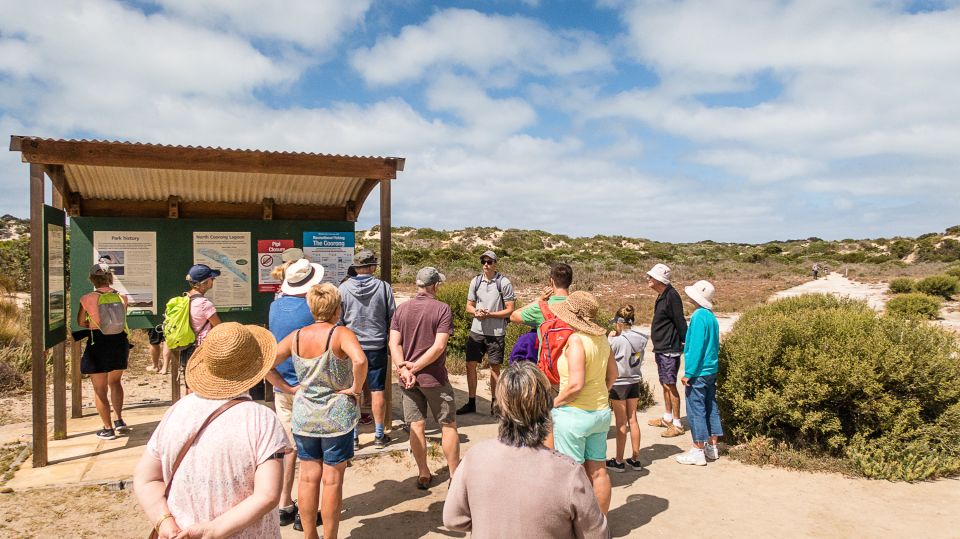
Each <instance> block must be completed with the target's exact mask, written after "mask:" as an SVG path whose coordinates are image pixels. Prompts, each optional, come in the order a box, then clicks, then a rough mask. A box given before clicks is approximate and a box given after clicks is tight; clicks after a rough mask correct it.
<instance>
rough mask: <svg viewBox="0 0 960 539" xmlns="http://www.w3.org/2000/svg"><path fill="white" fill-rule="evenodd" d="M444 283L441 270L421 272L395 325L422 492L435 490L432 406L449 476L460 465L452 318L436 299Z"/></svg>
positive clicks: (393, 346)
mask: <svg viewBox="0 0 960 539" xmlns="http://www.w3.org/2000/svg"><path fill="white" fill-rule="evenodd" d="M443 281H444V276H443V274H442V273H440V272H439V271H437V269H436V268H433V267H426V268H423V269H421V270H420V271H418V272H417V297H415V298H413V299H412V300H410V301H408V302H406V303H403V304H401V305H400V306H398V307H397V310H396V311H395V312H394V314H393V320H392V321H391V323H390V356H391V357H392V359H393V364H394V366H395V367H396V369H397V377H398V379H399V384H400V391H401V398H402V401H403V420H404V421H405V422H406V423H407V424H408V425H410V451H411V452H412V453H413V458H414V459H415V460H416V461H417V468H418V469H419V476H418V477H417V488H418V489H421V490H426V489H428V488H430V483H431V480H432V479H433V476H432V475H431V474H430V468H428V467H427V436H426V432H425V431H426V426H427V419H426V417H427V408H429V409H430V413H431V414H432V415H433V418H434V420H436V422H437V423H439V424H440V427H441V431H442V437H441V440H442V441H441V445H442V447H443V455H444V456H445V457H446V458H447V466H448V468H449V470H450V477H453V474H454V472H455V471H456V470H457V464H458V463H459V462H460V437H459V434H458V433H457V422H456V415H455V410H456V408H455V407H454V403H453V386H451V385H450V381H449V380H448V378H447V365H446V360H447V340H449V339H450V335H451V334H453V314H452V313H451V312H450V306H449V305H447V304H446V303H443V302H442V301H439V300H437V299H436V298H435V297H434V296H435V295H436V293H437V286H438V285H439V284H440V283H442V282H443Z"/></svg>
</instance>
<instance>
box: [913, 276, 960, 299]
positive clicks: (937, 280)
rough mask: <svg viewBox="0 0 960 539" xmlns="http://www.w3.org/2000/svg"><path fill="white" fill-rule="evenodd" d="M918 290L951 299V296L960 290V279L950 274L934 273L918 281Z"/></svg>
mask: <svg viewBox="0 0 960 539" xmlns="http://www.w3.org/2000/svg"><path fill="white" fill-rule="evenodd" d="M917 291H918V292H923V293H924V294H930V295H931V296H940V297H942V298H944V299H950V298H951V296H953V295H954V294H956V293H957V292H960V280H958V279H957V278H956V277H952V276H950V275H934V276H933V277H927V278H926V279H920V280H919V281H917Z"/></svg>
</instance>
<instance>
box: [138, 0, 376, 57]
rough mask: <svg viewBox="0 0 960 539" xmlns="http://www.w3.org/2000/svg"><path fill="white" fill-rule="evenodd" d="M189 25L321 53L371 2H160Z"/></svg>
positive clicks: (351, 27) (283, 0)
mask: <svg viewBox="0 0 960 539" xmlns="http://www.w3.org/2000/svg"><path fill="white" fill-rule="evenodd" d="M157 2H158V3H159V4H161V5H162V6H163V7H164V9H165V10H167V11H169V12H171V13H174V14H176V15H178V16H181V17H184V18H186V19H189V20H190V21H193V22H197V23H204V24H213V25H217V26H223V27H226V28H229V29H231V30H234V31H236V32H239V33H240V34H242V35H244V36H251V37H258V38H268V39H277V40H280V41H285V42H291V43H295V44H297V45H300V46H302V47H305V48H308V49H313V50H322V49H326V48H329V47H330V46H331V45H333V44H335V43H336V42H337V40H339V39H340V37H341V36H342V35H343V34H345V33H346V32H348V31H349V30H352V29H353V28H354V27H355V26H356V25H357V24H358V23H359V22H360V21H361V20H362V19H363V16H364V14H365V13H366V12H367V9H369V7H370V3H371V0H280V1H277V0H274V1H272V2H267V3H264V2H262V1H260V0H157Z"/></svg>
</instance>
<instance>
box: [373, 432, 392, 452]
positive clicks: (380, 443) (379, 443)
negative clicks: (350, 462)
mask: <svg viewBox="0 0 960 539" xmlns="http://www.w3.org/2000/svg"><path fill="white" fill-rule="evenodd" d="M389 443H390V437H389V436H387V435H386V433H384V434H383V435H382V436H377V437H376V438H374V439H373V446H374V447H376V448H377V449H383V448H384V447H387V444H389Z"/></svg>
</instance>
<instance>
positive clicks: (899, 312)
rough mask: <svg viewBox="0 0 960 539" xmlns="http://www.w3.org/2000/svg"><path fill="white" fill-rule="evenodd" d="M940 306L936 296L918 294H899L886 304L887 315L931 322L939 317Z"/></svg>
mask: <svg viewBox="0 0 960 539" xmlns="http://www.w3.org/2000/svg"><path fill="white" fill-rule="evenodd" d="M941 304H942V302H941V301H940V298H938V297H937V296H931V295H928V294H922V293H919V292H914V293H910V294H900V295H898V296H896V297H894V298H891V299H890V301H888V302H887V313H889V314H891V315H893V316H899V317H900V318H908V319H912V320H933V319H935V318H937V317H938V316H940V306H941Z"/></svg>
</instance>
